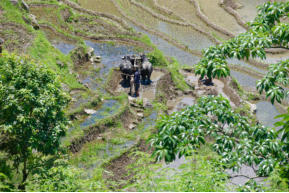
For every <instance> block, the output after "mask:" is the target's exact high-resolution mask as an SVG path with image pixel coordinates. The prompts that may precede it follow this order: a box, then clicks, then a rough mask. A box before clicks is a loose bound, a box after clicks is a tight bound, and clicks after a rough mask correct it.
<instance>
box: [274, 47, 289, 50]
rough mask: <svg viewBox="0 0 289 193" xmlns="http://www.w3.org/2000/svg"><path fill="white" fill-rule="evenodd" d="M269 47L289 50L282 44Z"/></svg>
mask: <svg viewBox="0 0 289 193" xmlns="http://www.w3.org/2000/svg"><path fill="white" fill-rule="evenodd" d="M270 48H276V49H277V48H282V49H286V50H289V48H287V47H283V46H274V47H270Z"/></svg>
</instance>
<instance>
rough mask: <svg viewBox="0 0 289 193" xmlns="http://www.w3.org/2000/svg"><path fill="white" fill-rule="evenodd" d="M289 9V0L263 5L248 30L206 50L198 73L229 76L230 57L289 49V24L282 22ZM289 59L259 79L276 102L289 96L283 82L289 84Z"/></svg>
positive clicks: (259, 86)
mask: <svg viewBox="0 0 289 193" xmlns="http://www.w3.org/2000/svg"><path fill="white" fill-rule="evenodd" d="M288 13H289V2H279V3H277V2H275V3H270V2H268V3H265V4H264V5H263V6H260V7H259V8H258V15H257V17H256V18H255V19H254V21H253V22H251V23H250V24H249V25H250V28H249V30H248V31H247V32H245V33H242V34H240V35H238V36H236V37H235V38H232V39H230V40H228V41H226V42H224V43H223V44H220V45H217V46H211V47H210V48H208V49H207V50H205V51H204V56H203V58H202V59H201V60H200V62H199V63H198V64H197V65H196V66H195V72H196V74H200V75H201V77H202V78H203V77H204V76H207V77H208V78H209V79H212V78H215V77H218V78H220V77H226V76H228V75H230V70H229V68H228V65H227V61H226V60H227V59H228V58H237V59H239V60H240V59H249V58H250V57H252V58H260V59H265V58H266V52H265V51H266V50H265V49H267V48H284V49H289V47H288V42H289V25H288V23H284V22H282V20H283V21H284V17H288ZM288 62H289V61H288V60H286V61H283V62H279V63H277V64H271V65H270V68H269V72H268V73H267V75H266V77H264V78H263V79H262V80H260V81H259V82H258V86H257V88H258V90H259V91H260V92H262V91H266V93H267V97H271V100H272V102H274V101H275V100H276V101H278V102H280V101H281V99H283V98H284V97H285V96H286V91H285V89H284V88H282V87H281V86H279V85H284V86H287V85H288V78H287V77H288V76H287V75H288Z"/></svg>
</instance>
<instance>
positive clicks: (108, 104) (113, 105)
mask: <svg viewBox="0 0 289 193" xmlns="http://www.w3.org/2000/svg"><path fill="white" fill-rule="evenodd" d="M120 106H121V105H120V104H119V103H118V101H117V100H107V101H105V102H104V103H103V104H102V105H101V107H100V108H99V109H97V111H96V113H94V114H92V115H91V116H89V117H88V118H86V119H85V120H84V122H82V123H81V124H80V125H79V126H80V128H86V127H88V126H90V125H93V124H95V123H96V122H97V121H99V120H101V119H104V118H106V117H108V116H111V115H113V114H115V113H116V112H117V111H118V109H119V107H120Z"/></svg>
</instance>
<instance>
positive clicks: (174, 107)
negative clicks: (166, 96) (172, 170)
mask: <svg viewBox="0 0 289 193" xmlns="http://www.w3.org/2000/svg"><path fill="white" fill-rule="evenodd" d="M194 103H195V98H194V97H192V96H186V95H185V96H181V97H178V98H176V99H174V100H172V101H169V102H168V108H169V109H170V108H171V110H169V113H170V114H172V113H174V112H176V111H180V110H182V109H184V108H185V107H187V106H191V105H193V104H194Z"/></svg>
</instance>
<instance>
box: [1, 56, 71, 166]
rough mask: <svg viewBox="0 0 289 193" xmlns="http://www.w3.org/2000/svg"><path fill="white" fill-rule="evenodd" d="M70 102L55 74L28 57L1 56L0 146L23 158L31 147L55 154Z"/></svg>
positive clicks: (3, 149) (64, 127)
mask: <svg viewBox="0 0 289 193" xmlns="http://www.w3.org/2000/svg"><path fill="white" fill-rule="evenodd" d="M68 102H69V97H68V95H67V94H65V93H64V92H62V90H61V86H60V83H59V81H58V80H57V78H56V76H55V74H54V73H53V72H51V71H49V70H47V69H44V68H43V67H42V66H41V65H36V64H34V63H33V62H32V61H30V60H28V59H26V58H20V57H17V56H15V55H13V54H12V55H10V54H7V53H4V54H2V56H1V57H0V150H1V151H4V152H7V153H9V155H10V156H11V157H12V158H15V160H14V161H17V162H21V160H22V159H24V158H26V157H27V156H28V154H29V153H31V152H32V150H35V151H37V152H41V153H44V154H52V153H54V152H56V150H57V148H58V147H59V139H60V137H61V136H64V135H65V131H66V128H67V124H68V120H67V119H66V116H65V114H64V108H65V107H66V105H67V104H68Z"/></svg>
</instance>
